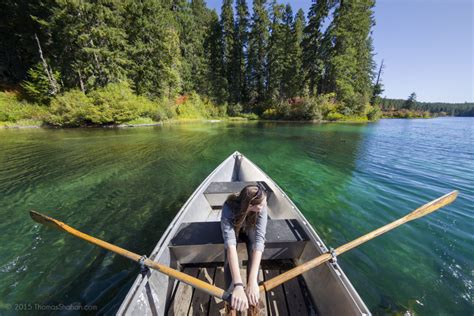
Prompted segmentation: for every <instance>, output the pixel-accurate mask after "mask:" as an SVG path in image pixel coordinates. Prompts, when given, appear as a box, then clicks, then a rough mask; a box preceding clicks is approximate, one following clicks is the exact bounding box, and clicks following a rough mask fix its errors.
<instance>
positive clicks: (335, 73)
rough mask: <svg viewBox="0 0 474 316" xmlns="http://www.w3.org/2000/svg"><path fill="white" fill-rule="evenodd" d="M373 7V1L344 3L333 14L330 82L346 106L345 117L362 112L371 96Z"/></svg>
mask: <svg viewBox="0 0 474 316" xmlns="http://www.w3.org/2000/svg"><path fill="white" fill-rule="evenodd" d="M373 6H374V0H360V1H341V3H340V4H339V6H338V7H337V8H336V10H335V12H334V20H333V22H332V26H331V28H330V30H331V32H330V38H331V41H332V44H333V48H332V52H331V55H330V58H329V60H328V65H329V72H330V73H329V74H328V83H329V87H330V89H331V90H332V91H334V92H335V93H336V96H337V98H338V100H340V101H342V102H343V103H344V104H345V113H344V114H360V113H362V112H363V110H364V108H365V105H366V104H367V103H368V101H369V98H370V95H371V81H372V78H373V67H374V64H373V61H372V57H373V56H372V45H371V39H370V30H371V28H372V26H373V25H374V19H373V11H372V8H373Z"/></svg>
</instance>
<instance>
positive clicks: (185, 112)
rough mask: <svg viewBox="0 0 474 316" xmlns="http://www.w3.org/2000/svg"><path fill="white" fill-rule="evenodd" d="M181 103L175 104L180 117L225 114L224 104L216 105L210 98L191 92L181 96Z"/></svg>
mask: <svg viewBox="0 0 474 316" xmlns="http://www.w3.org/2000/svg"><path fill="white" fill-rule="evenodd" d="M181 99H182V100H184V102H183V103H181V104H178V105H176V114H177V115H178V118H182V119H203V118H219V117H225V116H226V115H227V113H226V112H227V108H226V106H225V105H224V106H217V105H215V104H214V103H213V102H212V101H211V100H210V99H208V98H203V97H201V96H199V95H198V94H197V93H195V92H193V93H191V94H190V95H189V96H185V97H182V98H181Z"/></svg>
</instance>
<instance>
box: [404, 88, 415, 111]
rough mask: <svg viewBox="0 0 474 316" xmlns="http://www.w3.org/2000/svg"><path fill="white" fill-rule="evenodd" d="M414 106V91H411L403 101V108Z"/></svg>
mask: <svg viewBox="0 0 474 316" xmlns="http://www.w3.org/2000/svg"><path fill="white" fill-rule="evenodd" d="M415 106H416V93H415V92H412V93H411V94H410V96H409V97H408V99H407V100H406V101H405V102H404V103H403V108H404V109H407V110H413V109H414V108H415Z"/></svg>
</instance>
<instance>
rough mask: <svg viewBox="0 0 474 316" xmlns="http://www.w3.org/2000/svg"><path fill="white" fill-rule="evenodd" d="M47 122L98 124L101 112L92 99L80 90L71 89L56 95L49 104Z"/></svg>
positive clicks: (67, 124)
mask: <svg viewBox="0 0 474 316" xmlns="http://www.w3.org/2000/svg"><path fill="white" fill-rule="evenodd" d="M49 112H50V114H49V115H48V116H47V117H46V119H45V121H46V123H48V124H50V125H53V126H82V125H90V124H97V123H96V122H98V121H100V118H101V113H100V111H99V109H98V108H97V107H96V106H94V105H93V104H92V100H91V99H90V98H89V97H88V96H86V95H85V94H84V93H83V92H82V91H80V90H77V89H75V90H70V91H68V92H65V93H63V94H62V95H59V96H56V97H55V98H54V99H53V100H52V101H51V104H50V106H49Z"/></svg>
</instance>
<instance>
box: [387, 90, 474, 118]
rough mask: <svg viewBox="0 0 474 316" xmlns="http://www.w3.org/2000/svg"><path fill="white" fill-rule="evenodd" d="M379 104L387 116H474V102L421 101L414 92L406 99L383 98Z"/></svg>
mask: <svg viewBox="0 0 474 316" xmlns="http://www.w3.org/2000/svg"><path fill="white" fill-rule="evenodd" d="M379 104H380V107H381V109H382V111H383V113H384V116H387V117H401V118H410V117H413V116H420V115H421V116H422V117H423V116H428V117H431V116H474V103H468V102H464V103H446V102H419V101H417V100H416V93H414V92H413V93H412V94H411V95H410V96H409V97H408V98H407V99H406V100H402V99H387V98H383V99H381V100H380V103H379Z"/></svg>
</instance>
